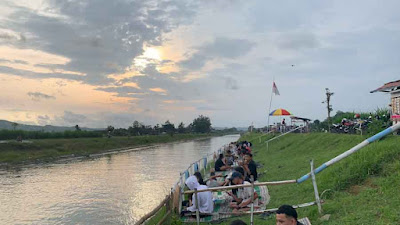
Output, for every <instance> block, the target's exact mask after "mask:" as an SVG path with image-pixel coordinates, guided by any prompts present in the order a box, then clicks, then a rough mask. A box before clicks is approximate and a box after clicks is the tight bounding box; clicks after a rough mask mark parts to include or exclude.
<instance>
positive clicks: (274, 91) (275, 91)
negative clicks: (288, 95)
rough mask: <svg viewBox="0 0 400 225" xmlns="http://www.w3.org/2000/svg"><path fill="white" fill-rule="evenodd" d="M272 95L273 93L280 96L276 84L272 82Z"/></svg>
mask: <svg viewBox="0 0 400 225" xmlns="http://www.w3.org/2000/svg"><path fill="white" fill-rule="evenodd" d="M272 93H274V94H275V95H280V94H279V91H278V88H277V87H276V84H275V82H274V84H273V85H272Z"/></svg>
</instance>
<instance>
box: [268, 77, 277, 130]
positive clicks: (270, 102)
mask: <svg viewBox="0 0 400 225" xmlns="http://www.w3.org/2000/svg"><path fill="white" fill-rule="evenodd" d="M274 82H275V76H274V77H273V78H272V90H271V99H270V101H269V109H268V122H267V127H268V132H269V131H270V130H269V117H270V115H269V114H270V113H271V105H272V95H273V94H274Z"/></svg>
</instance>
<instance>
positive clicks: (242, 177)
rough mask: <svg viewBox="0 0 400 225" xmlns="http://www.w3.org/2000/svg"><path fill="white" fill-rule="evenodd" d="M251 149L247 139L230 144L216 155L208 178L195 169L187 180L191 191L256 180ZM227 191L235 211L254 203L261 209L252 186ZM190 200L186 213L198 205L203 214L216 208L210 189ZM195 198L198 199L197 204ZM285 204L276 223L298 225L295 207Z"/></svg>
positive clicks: (244, 209) (193, 210) (245, 208)
mask: <svg viewBox="0 0 400 225" xmlns="http://www.w3.org/2000/svg"><path fill="white" fill-rule="evenodd" d="M251 148H252V143H251V142H248V141H242V142H232V143H230V144H229V146H228V147H226V148H225V149H224V151H223V152H222V153H220V154H219V155H214V159H215V163H214V167H213V168H212V169H210V174H209V176H207V179H205V180H204V179H203V176H202V174H201V173H200V172H196V173H194V175H193V176H190V177H189V178H188V179H187V180H186V182H185V184H186V186H187V188H188V189H190V190H195V189H197V190H203V189H207V188H213V187H220V186H230V185H243V184H244V185H246V184H251V183H252V182H257V180H258V172H257V164H256V163H255V162H254V160H253V155H252V149H251ZM226 194H227V195H228V196H230V198H229V199H230V201H229V202H228V205H229V207H230V208H231V209H232V212H233V213H235V212H243V211H249V210H250V207H251V204H253V207H254V209H257V208H259V196H258V193H257V191H256V190H255V189H254V188H253V187H251V186H250V187H239V188H235V189H232V190H230V191H227V192H226ZM188 199H189V200H188V201H184V203H183V204H184V206H186V209H185V210H183V211H182V214H183V215H185V214H186V213H187V212H190V213H192V212H196V209H197V207H198V209H199V212H200V213H201V216H208V215H210V214H211V213H212V212H213V210H214V201H213V194H212V192H210V191H206V192H198V193H197V199H196V197H195V195H194V194H192V195H191V196H189V198H188ZM196 201H198V202H197V203H196ZM282 207H283V208H282ZM282 207H281V208H280V210H278V212H277V224H297V223H292V222H293V221H294V220H295V221H297V214H293V210H294V209H293V208H292V209H293V210H290V208H288V207H287V206H282ZM294 213H296V211H294ZM280 214H282V215H286V217H282V215H280ZM278 221H279V223H278ZM237 224H240V223H237Z"/></svg>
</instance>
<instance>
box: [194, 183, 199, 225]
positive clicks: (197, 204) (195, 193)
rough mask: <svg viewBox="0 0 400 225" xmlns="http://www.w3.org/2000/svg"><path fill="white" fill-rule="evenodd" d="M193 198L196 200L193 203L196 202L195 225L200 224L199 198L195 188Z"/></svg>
mask: <svg viewBox="0 0 400 225" xmlns="http://www.w3.org/2000/svg"><path fill="white" fill-rule="evenodd" d="M194 198H195V200H196V202H195V204H196V221H197V225H200V212H199V198H198V195H197V188H195V189H194Z"/></svg>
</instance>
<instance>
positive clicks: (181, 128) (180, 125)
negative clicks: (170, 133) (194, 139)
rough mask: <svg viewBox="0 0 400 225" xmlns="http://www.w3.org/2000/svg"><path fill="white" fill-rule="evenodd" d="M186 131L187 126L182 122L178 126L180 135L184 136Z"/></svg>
mask: <svg viewBox="0 0 400 225" xmlns="http://www.w3.org/2000/svg"><path fill="white" fill-rule="evenodd" d="M185 131H186V129H185V124H183V122H181V123H180V124H179V126H178V133H180V134H182V133H185Z"/></svg>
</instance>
